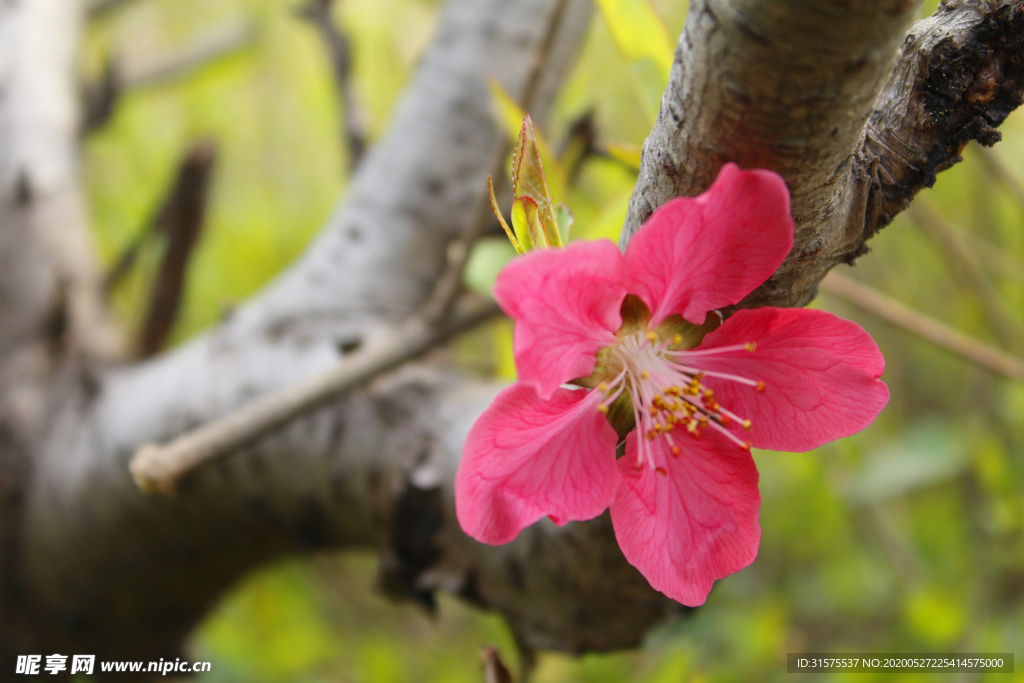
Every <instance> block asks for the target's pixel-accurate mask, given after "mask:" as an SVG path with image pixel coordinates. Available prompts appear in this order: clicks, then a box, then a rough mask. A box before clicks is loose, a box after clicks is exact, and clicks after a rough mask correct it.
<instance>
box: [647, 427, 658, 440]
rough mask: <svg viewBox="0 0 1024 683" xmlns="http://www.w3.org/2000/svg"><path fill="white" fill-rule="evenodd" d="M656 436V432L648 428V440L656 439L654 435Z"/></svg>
mask: <svg viewBox="0 0 1024 683" xmlns="http://www.w3.org/2000/svg"><path fill="white" fill-rule="evenodd" d="M655 436H656V434H655V433H654V430H653V429H648V430H647V440H648V441H654V437H655Z"/></svg>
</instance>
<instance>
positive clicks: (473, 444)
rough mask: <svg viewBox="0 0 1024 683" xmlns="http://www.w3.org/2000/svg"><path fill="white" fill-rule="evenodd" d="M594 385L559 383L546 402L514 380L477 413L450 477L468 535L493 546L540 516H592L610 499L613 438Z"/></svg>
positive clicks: (614, 479)
mask: <svg viewBox="0 0 1024 683" xmlns="http://www.w3.org/2000/svg"><path fill="white" fill-rule="evenodd" d="M602 397H603V395H602V394H601V393H600V392H596V391H591V392H588V391H584V390H578V391H572V390H568V389H558V390H556V391H555V392H554V394H552V396H551V399H550V400H548V401H544V400H542V399H541V398H540V397H539V396H538V395H537V393H536V392H535V391H534V390H533V389H532V388H531V387H529V386H526V385H524V384H522V383H517V384H513V385H512V386H510V387H509V388H508V389H505V390H504V391H502V392H501V393H500V394H498V397H497V398H495V399H494V402H493V403H492V404H491V406H490V407H489V408H488V409H487V410H485V411H484V413H483V414H482V415H481V416H480V418H479V419H477V421H476V423H475V424H474V425H473V427H472V429H470V431H469V437H468V438H467V439H466V445H465V448H464V449H463V451H462V461H461V462H460V463H459V471H458V473H457V474H456V476H455V514H456V517H457V518H458V520H459V525H460V526H461V527H462V530H463V531H465V532H466V533H467V534H469V535H470V536H472V537H473V538H475V539H477V540H478V541H482V542H484V543H490V544H494V545H497V544H499V543H508V542H509V541H511V540H512V539H513V538H515V537H516V535H518V534H519V532H520V531H521V530H522V529H523V528H525V527H527V526H529V525H531V524H533V523H534V522H536V521H537V520H538V519H540V518H541V517H544V516H549V517H551V518H552V519H553V520H554V521H555V522H556V523H557V524H565V523H566V522H569V521H573V520H581V519H591V518H593V517H596V516H597V515H599V514H601V513H602V512H603V511H604V510H606V509H607V508H608V506H609V505H610V504H611V502H612V500H614V498H615V491H616V489H617V488H618V483H619V475H618V472H617V470H616V467H615V444H616V442H617V441H618V437H617V436H616V434H615V430H614V429H612V428H611V426H610V425H609V424H608V421H607V420H606V419H605V417H604V415H603V414H601V413H600V412H598V410H597V404H598V403H599V402H600V400H601V398H602Z"/></svg>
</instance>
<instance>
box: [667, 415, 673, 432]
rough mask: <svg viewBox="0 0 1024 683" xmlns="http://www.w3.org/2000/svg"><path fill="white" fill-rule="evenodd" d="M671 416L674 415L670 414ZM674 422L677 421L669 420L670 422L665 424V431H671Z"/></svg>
mask: <svg viewBox="0 0 1024 683" xmlns="http://www.w3.org/2000/svg"><path fill="white" fill-rule="evenodd" d="M669 417H672V416H671V415H669ZM674 422H675V420H669V421H668V424H667V425H665V431H666V432H671V431H672V425H673V423H674Z"/></svg>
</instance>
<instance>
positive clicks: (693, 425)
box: [686, 420, 698, 434]
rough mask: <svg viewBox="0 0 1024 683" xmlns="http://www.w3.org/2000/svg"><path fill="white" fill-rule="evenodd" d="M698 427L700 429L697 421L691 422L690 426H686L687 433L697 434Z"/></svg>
mask: <svg viewBox="0 0 1024 683" xmlns="http://www.w3.org/2000/svg"><path fill="white" fill-rule="evenodd" d="M697 427H698V425H697V421H696V420H690V424H688V425H687V426H686V431H688V432H690V433H691V434H693V433H695V432H696V431H697Z"/></svg>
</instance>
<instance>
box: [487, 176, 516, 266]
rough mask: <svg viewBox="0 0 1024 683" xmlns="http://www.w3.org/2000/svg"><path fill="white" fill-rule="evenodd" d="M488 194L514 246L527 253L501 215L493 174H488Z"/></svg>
mask: <svg viewBox="0 0 1024 683" xmlns="http://www.w3.org/2000/svg"><path fill="white" fill-rule="evenodd" d="M487 196H488V197H489V198H490V200H491V211H493V212H494V215H495V216H497V217H498V222H499V223H501V227H502V229H503V230H504V231H505V234H506V235H508V239H509V241H510V242H512V246H513V247H515V248H516V251H517V252H518V253H520V254H522V253H525V249H523V248H522V246H520V244H519V240H517V239H516V236H515V234H514V233H513V232H512V230H511V228H509V227H508V223H506V222H505V217H504V216H503V215H501V209H500V208H499V207H498V198H497V197H495V196H494V183H493V182H492V181H491V176H487Z"/></svg>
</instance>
